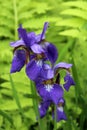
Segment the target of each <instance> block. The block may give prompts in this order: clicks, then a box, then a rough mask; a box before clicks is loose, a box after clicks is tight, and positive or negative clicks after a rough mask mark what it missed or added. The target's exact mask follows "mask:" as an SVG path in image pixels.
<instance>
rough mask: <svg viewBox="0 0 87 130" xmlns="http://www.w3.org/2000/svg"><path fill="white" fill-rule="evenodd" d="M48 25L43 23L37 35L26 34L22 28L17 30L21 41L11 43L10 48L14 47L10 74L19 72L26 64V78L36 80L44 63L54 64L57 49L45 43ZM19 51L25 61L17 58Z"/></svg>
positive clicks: (32, 33)
mask: <svg viewBox="0 0 87 130" xmlns="http://www.w3.org/2000/svg"><path fill="white" fill-rule="evenodd" d="M48 24H49V23H48V22H45V24H44V27H43V30H42V33H41V34H39V35H36V34H35V33H34V32H30V33H27V32H26V30H25V29H24V28H22V27H19V28H18V32H19V36H20V38H21V39H20V40H18V41H16V42H12V43H11V46H12V47H14V57H13V61H12V67H11V73H14V72H17V71H20V70H21V69H22V67H23V66H24V65H25V64H26V74H27V76H28V77H29V78H30V79H31V80H36V78H37V77H38V76H39V75H40V71H41V69H42V67H43V64H44V61H46V60H49V61H50V62H51V63H52V64H54V63H55V61H56V59H57V57H58V52H57V49H56V47H55V46H54V45H53V44H51V43H49V42H46V41H45V33H46V30H47V28H48ZM19 50H20V52H21V53H20V55H21V56H22V57H25V59H22V58H21V56H20V57H19ZM23 55H24V56H23ZM19 63H20V64H19ZM21 63H22V64H21ZM14 66H15V68H14Z"/></svg>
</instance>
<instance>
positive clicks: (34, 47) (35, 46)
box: [31, 44, 44, 54]
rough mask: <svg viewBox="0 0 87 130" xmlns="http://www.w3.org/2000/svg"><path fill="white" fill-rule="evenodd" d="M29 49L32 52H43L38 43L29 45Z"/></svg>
mask: <svg viewBox="0 0 87 130" xmlns="http://www.w3.org/2000/svg"><path fill="white" fill-rule="evenodd" d="M31 50H32V51H33V52H34V53H38V54H39V53H43V52H44V49H43V48H42V47H41V46H40V45H39V44H33V45H32V46H31Z"/></svg>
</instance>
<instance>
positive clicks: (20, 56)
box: [10, 50, 26, 73]
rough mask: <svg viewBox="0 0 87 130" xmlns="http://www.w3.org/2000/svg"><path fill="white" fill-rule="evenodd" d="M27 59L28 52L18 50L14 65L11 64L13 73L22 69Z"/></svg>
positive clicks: (13, 61)
mask: <svg viewBox="0 0 87 130" xmlns="http://www.w3.org/2000/svg"><path fill="white" fill-rule="evenodd" d="M25 61H26V54H25V51H24V50H16V51H15V54H14V57H13V60H12V66H11V71H10V72H11V73H14V72H17V71H20V70H21V69H22V67H23V66H24V64H25Z"/></svg>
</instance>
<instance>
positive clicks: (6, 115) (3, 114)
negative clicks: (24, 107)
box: [0, 110, 13, 124]
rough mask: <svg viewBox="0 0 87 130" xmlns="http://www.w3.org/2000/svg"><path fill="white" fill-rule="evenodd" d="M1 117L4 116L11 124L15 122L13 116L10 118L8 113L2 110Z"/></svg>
mask: <svg viewBox="0 0 87 130" xmlns="http://www.w3.org/2000/svg"><path fill="white" fill-rule="evenodd" d="M0 115H2V116H3V117H4V118H6V119H7V120H8V121H9V122H10V123H11V124H13V120H12V118H11V116H9V115H8V114H7V113H6V112H4V111H2V110H0Z"/></svg>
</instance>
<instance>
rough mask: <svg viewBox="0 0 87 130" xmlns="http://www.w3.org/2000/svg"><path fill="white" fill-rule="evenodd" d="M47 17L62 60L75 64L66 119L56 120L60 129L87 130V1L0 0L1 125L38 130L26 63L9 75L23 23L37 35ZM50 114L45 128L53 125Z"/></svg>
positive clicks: (49, 35) (4, 129)
mask: <svg viewBox="0 0 87 130" xmlns="http://www.w3.org/2000/svg"><path fill="white" fill-rule="evenodd" d="M46 21H48V22H49V23H50V26H49V28H48V31H47V33H46V40H47V41H49V42H52V43H53V44H55V45H56V47H57V48H58V52H59V57H58V62H59V61H65V62H68V63H72V64H73V68H72V75H73V77H74V80H75V83H76V85H75V87H71V88H70V90H69V92H65V95H64V96H65V100H66V105H65V112H66V114H67V117H68V120H67V121H66V122H65V121H61V122H59V123H57V128H58V130H87V0H81V1H79V0H74V1H70V0H0V130H20V129H21V130H38V127H37V120H36V117H35V113H34V111H33V107H32V98H31V89H30V82H29V79H28V78H27V76H26V74H25V68H23V69H22V70H21V72H20V73H15V74H12V77H10V76H9V73H10V67H11V61H12V57H13V52H12V50H13V49H12V48H11V47H10V42H11V41H16V40H18V33H17V28H18V26H19V24H22V25H23V27H24V28H26V30H27V31H28V32H30V31H34V32H36V34H39V33H41V31H42V28H43V24H44V22H46ZM21 113H24V116H25V118H22V116H23V115H21ZM49 118H50V119H49V124H50V127H49V128H50V129H47V130H53V128H52V126H53V122H52V119H51V117H49ZM44 120H45V119H43V121H44ZM12 122H13V124H12ZM44 130H46V129H44Z"/></svg>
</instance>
